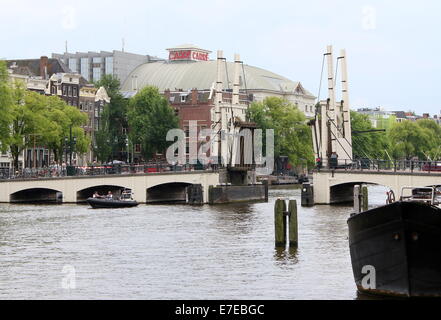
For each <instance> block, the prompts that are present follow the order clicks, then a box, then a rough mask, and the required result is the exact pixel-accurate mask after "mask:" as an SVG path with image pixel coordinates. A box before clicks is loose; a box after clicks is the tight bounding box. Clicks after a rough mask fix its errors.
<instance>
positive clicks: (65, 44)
mask: <svg viewBox="0 0 441 320" xmlns="http://www.w3.org/2000/svg"><path fill="white" fill-rule="evenodd" d="M64 46H65V53H67V40H66V42H65V43H64Z"/></svg>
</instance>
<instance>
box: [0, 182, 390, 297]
mask: <svg viewBox="0 0 441 320" xmlns="http://www.w3.org/2000/svg"><path fill="white" fill-rule="evenodd" d="M269 197H270V198H269V202H268V203H254V204H235V205H219V206H208V205H204V206H200V207H190V206H183V205H172V206H170V205H154V206H153V205H148V206H147V205H139V206H138V207H136V208H130V209H111V210H107V209H95V210H93V209H89V207H88V206H85V205H12V204H11V205H9V204H0V299H240V300H242V299H257V300H260V299H275V300H278V299H288V300H293V299H357V298H360V296H359V295H358V294H357V291H356V287H355V284H354V279H353V274H352V269H351V262H350V256H349V247H348V234H347V233H348V231H347V224H346V220H347V218H348V217H349V215H350V213H351V211H352V207H351V206H315V207H312V208H302V207H300V189H293V188H286V189H270V192H269ZM279 197H283V198H290V199H296V200H297V202H298V208H299V210H298V220H299V248H298V249H297V250H293V249H285V250H283V249H282V250H276V249H275V248H274V212H273V207H274V202H275V200H276V199H277V198H279ZM369 201H370V205H372V206H376V205H380V204H383V203H384V201H385V189H383V188H381V187H370V188H369ZM361 298H362V297H361Z"/></svg>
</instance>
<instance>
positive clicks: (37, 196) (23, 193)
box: [9, 187, 63, 203]
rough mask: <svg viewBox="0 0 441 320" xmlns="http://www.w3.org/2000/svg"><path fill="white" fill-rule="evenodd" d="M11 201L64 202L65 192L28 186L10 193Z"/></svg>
mask: <svg viewBox="0 0 441 320" xmlns="http://www.w3.org/2000/svg"><path fill="white" fill-rule="evenodd" d="M9 202H11V203H62V202H63V193H62V192H61V191H59V190H55V189H50V188H38V187H36V188H26V189H22V190H18V191H15V192H13V193H11V194H10V195H9Z"/></svg>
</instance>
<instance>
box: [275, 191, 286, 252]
mask: <svg viewBox="0 0 441 320" xmlns="http://www.w3.org/2000/svg"><path fill="white" fill-rule="evenodd" d="M285 211H286V203H285V200H282V199H277V200H276V203H275V205H274V227H275V230H274V231H275V240H276V241H275V242H276V247H285V246H286V217H285Z"/></svg>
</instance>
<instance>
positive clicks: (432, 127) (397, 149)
mask: <svg viewBox="0 0 441 320" xmlns="http://www.w3.org/2000/svg"><path fill="white" fill-rule="evenodd" d="M431 122H432V123H431ZM440 133H441V130H440V128H439V126H438V124H436V123H435V122H433V121H431V120H419V121H417V122H412V121H403V122H400V123H396V124H395V125H394V126H392V128H391V129H390V131H389V134H388V135H389V139H390V143H391V152H392V154H393V157H394V158H395V159H403V158H405V159H408V160H410V159H411V158H413V157H418V158H419V159H427V158H428V157H430V154H432V156H435V155H436V153H439V151H438V150H439V147H440V142H441V141H440V136H439V134H440Z"/></svg>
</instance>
